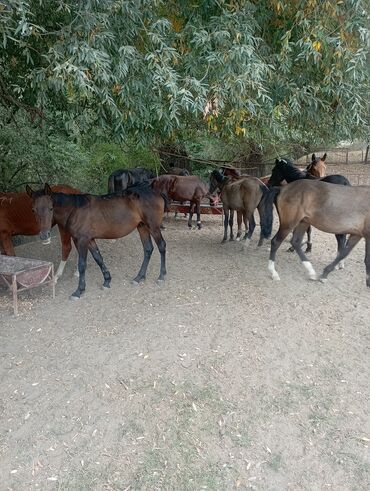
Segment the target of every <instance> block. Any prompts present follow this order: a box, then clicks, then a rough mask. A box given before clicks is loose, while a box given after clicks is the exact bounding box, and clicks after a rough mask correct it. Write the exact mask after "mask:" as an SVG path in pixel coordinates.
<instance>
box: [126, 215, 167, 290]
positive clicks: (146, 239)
mask: <svg viewBox="0 0 370 491" xmlns="http://www.w3.org/2000/svg"><path fill="white" fill-rule="evenodd" d="M137 230H138V232H139V234H140V239H141V243H142V244H143V249H144V260H143V263H142V265H141V268H140V271H139V272H138V274H137V275H136V277H135V278H134V279H133V280H132V283H133V284H134V285H135V284H136V285H138V284H139V283H140V282H141V281H144V280H145V277H146V270H147V268H148V264H149V260H150V257H151V255H152V252H153V243H152V239H151V238H150V232H149V229H148V227H147V226H146V225H144V224H140V225H138V227H137ZM161 235H162V234H161Z"/></svg>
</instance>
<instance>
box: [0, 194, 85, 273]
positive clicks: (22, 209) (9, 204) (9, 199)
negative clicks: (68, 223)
mask: <svg viewBox="0 0 370 491" xmlns="http://www.w3.org/2000/svg"><path fill="white" fill-rule="evenodd" d="M51 189H52V191H53V192H63V193H67V194H76V193H81V191H79V190H78V189H74V188H72V187H70V186H62V185H57V186H52V188H51ZM52 225H53V226H54V225H55V222H53V224H52ZM58 228H59V234H60V240H61V243H62V259H61V261H60V264H59V267H58V270H57V272H56V274H55V281H58V279H59V278H60V276H61V275H62V273H63V270H64V267H65V264H66V261H67V259H68V256H69V254H70V252H71V249H72V245H71V236H70V234H69V233H68V232H67V231H66V230H65V229H64V228H63V227H62V226H61V225H58ZM38 233H40V224H39V223H38V221H37V220H36V218H35V216H34V214H33V213H32V200H31V199H30V197H29V196H28V194H27V193H0V249H1V253H2V254H6V255H8V256H15V250H14V246H13V242H12V236H14V235H37V234H38ZM49 242H50V237H49Z"/></svg>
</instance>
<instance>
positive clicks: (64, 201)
mask: <svg viewBox="0 0 370 491" xmlns="http://www.w3.org/2000/svg"><path fill="white" fill-rule="evenodd" d="M34 196H35V198H37V197H38V196H45V193H44V191H43V190H42V191H41V192H40V191H35V195H34ZM51 197H52V199H53V201H54V203H55V204H56V205H57V206H74V207H76V208H82V207H83V206H86V205H87V204H88V203H89V202H90V198H91V194H66V193H52V194H51Z"/></svg>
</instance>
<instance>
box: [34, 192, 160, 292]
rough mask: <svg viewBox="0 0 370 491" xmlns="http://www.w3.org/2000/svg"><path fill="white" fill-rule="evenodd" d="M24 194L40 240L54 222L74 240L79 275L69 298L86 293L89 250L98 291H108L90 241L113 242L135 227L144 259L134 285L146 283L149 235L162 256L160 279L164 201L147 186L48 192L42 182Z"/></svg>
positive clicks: (97, 253)
mask: <svg viewBox="0 0 370 491" xmlns="http://www.w3.org/2000/svg"><path fill="white" fill-rule="evenodd" d="M27 193H28V194H29V196H30V197H31V198H32V200H33V211H34V213H35V216H36V218H37V220H38V222H39V224H40V230H41V231H40V238H41V239H45V238H48V237H50V228H51V226H52V224H53V222H56V223H58V224H60V225H62V226H63V227H64V228H65V229H66V230H67V231H68V232H69V234H70V235H71V236H72V237H73V240H74V243H75V246H76V249H77V251H78V271H79V275H80V277H79V283H78V288H77V290H76V291H75V292H74V293H72V296H71V298H72V299H78V298H80V296H81V295H82V294H83V293H84V291H85V286H86V282H85V271H86V259H87V252H88V250H89V251H90V252H91V255H92V256H93V258H94V260H95V262H96V263H97V264H98V266H99V267H100V269H101V272H102V274H103V277H104V284H103V288H110V282H111V275H110V273H109V271H108V269H107V267H106V265H105V264H104V262H103V258H102V256H101V254H100V251H99V249H98V246H97V245H96V242H95V239H118V238H120V237H124V236H126V235H128V234H130V233H131V232H132V231H133V230H134V229H135V228H137V230H138V232H139V235H140V239H141V242H142V244H143V249H144V260H143V263H142V265H141V268H140V271H139V273H138V274H137V276H136V277H135V279H134V280H133V282H134V283H140V282H141V281H143V280H145V277H146V271H147V268H148V263H149V261H150V257H151V255H152V252H153V244H152V240H151V237H153V239H154V240H155V242H156V244H157V247H158V250H159V252H160V255H161V266H160V274H159V278H158V281H162V280H164V277H165V275H166V242H165V241H164V239H163V237H162V233H161V230H160V225H161V223H162V218H163V213H164V209H165V208H166V198H165V197H164V196H161V195H160V194H159V193H156V192H155V191H154V190H153V189H151V187H150V186H137V187H132V188H130V189H128V190H126V191H124V192H123V193H122V195H120V196H117V195H112V194H111V195H105V196H94V195H92V194H84V195H82V194H75V195H69V194H64V193H53V192H52V190H51V189H50V187H49V186H48V185H47V184H45V187H44V189H41V190H39V191H33V190H32V189H31V188H30V187H29V186H27Z"/></svg>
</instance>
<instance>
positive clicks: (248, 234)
mask: <svg viewBox="0 0 370 491" xmlns="http://www.w3.org/2000/svg"><path fill="white" fill-rule="evenodd" d="M246 216H247V217H248V223H249V227H248V232H246V233H245V237H244V240H245V242H244V249H247V248H248V247H249V244H250V243H251V239H252V235H253V232H254V229H255V228H256V221H255V219H254V214H253V213H248V212H247V213H246Z"/></svg>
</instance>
